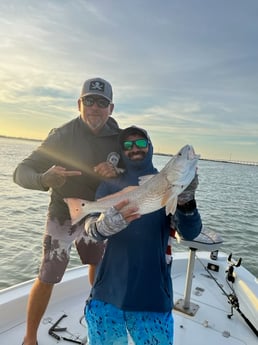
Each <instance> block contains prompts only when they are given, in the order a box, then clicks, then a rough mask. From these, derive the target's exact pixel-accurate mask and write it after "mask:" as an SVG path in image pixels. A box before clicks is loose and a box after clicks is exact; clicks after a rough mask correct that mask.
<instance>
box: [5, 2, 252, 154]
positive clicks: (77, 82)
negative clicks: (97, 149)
mask: <svg viewBox="0 0 258 345" xmlns="http://www.w3.org/2000/svg"><path fill="white" fill-rule="evenodd" d="M257 12H258V2H257V1H256V0H247V1H246V2H245V3H243V2H242V1H241V0H228V1H226V2H225V1H223V0H218V1H216V2H214V1H206V0H196V1H195V2H194V3H193V2H192V1H189V0H183V1H182V0H175V1H173V2H172V1H169V0H164V1H162V2H157V1H153V0H150V1H148V2H147V1H136V0H132V1H130V2H124V1H118V0H109V1H106V0H99V1H96V2H92V1H86V0H76V1H72V2H71V1H70V0H64V1H62V2H60V1H57V0H46V1H44V2H35V1H32V0H25V1H23V2H21V1H20V0H9V1H8V2H1V4H0V13H1V16H0V50H1V52H0V69H1V76H0V78H1V89H0V111H1V114H5V116H8V118H9V119H10V121H13V120H16V121H17V119H18V118H19V116H20V117H23V118H24V121H21V123H20V130H21V131H23V133H25V130H26V126H29V125H30V126H32V123H35V126H36V125H37V117H38V116H41V114H44V117H41V118H40V119H41V124H40V125H41V128H40V129H41V133H42V131H43V130H44V129H45V132H46V133H47V132H48V131H49V129H50V128H49V127H50V126H51V125H53V126H56V125H61V124H62V123H63V122H64V121H65V120H68V119H71V118H73V117H74V116H75V115H76V114H77V113H78V112H77V105H76V102H77V98H78V96H79V93H80V88H81V85H82V83H83V82H84V80H85V79H87V78H90V77H93V76H102V77H104V78H106V79H108V80H110V82H111V83H112V84H113V86H114V99H115V112H114V116H115V117H117V118H118V119H119V121H120V122H121V125H123V126H127V125H130V124H132V123H135V124H139V125H141V126H143V127H147V128H150V130H151V134H152V135H153V136H154V137H155V140H157V142H160V143H161V142H163V144H162V148H163V149H164V150H167V151H168V150H169V149H170V148H169V147H167V148H166V145H165V144H166V143H165V139H164V138H166V139H167V138H168V137H167V136H170V135H173V137H174V138H175V140H176V141H180V142H181V141H183V140H187V138H190V139H192V138H193V139H194V140H196V142H197V143H198V144H199V145H203V147H209V146H210V145H209V142H210V143H211V142H212V143H214V142H216V141H217V143H218V140H219V142H220V143H221V145H222V143H223V145H225V147H226V145H229V142H230V143H232V145H233V143H234V144H235V145H236V143H237V145H242V147H249V148H250V147H251V148H250V150H249V152H251V151H252V155H253V156H254V157H257V133H258V120H257V118H258V100H257V91H258V68H257V67H258V66H257V64H258V63H257V61H258V47H257V44H256V41H257V34H258V24H257V18H256V14H257ZM27 121H30V124H29V125H28V122H27ZM4 123H6V121H5V122H4ZM4 123H2V124H1V123H0V125H1V128H4V127H3V124H4ZM36 131H37V128H36V127H35V133H36ZM0 134H1V133H0ZM218 138H219V139H218ZM216 139H217V140H216ZM204 141H205V142H204ZM205 143H206V144H205ZM246 143H248V144H246ZM252 143H254V144H253V146H252ZM216 145H219V143H218V144H216ZM160 147H161V145H160ZM230 149H231V148H230ZM210 150H211V152H210V154H211V155H212V154H213V153H214V154H216V152H215V151H216V146H214V145H213V146H211V148H210ZM212 150H213V151H214V152H212ZM221 150H222V149H220V152H221ZM240 151H241V150H239V152H240Z"/></svg>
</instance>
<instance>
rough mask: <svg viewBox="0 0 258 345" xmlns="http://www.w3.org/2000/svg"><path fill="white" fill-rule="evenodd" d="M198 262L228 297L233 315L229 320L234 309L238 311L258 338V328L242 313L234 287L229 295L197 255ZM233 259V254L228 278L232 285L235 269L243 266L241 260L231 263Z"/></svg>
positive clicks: (229, 258)
mask: <svg viewBox="0 0 258 345" xmlns="http://www.w3.org/2000/svg"><path fill="white" fill-rule="evenodd" d="M196 257H197V259H198V261H199V262H200V263H201V265H202V266H203V268H204V269H205V271H206V272H207V273H208V274H209V276H210V277H211V278H212V279H213V280H214V281H215V283H216V284H217V286H218V287H219V288H220V290H221V291H222V292H223V294H224V295H225V296H226V297H227V299H228V303H229V304H230V305H231V314H229V315H227V316H228V318H229V319H231V317H232V316H233V309H236V311H237V312H238V313H239V314H240V315H241V317H242V318H243V319H244V320H245V322H246V323H247V325H248V326H249V327H250V328H251V330H252V331H253V332H254V334H255V335H256V336H257V337H258V330H257V328H256V327H255V326H254V325H253V324H252V322H251V321H250V320H249V319H248V318H247V317H246V316H245V314H244V313H243V312H242V311H241V309H240V306H239V301H238V297H237V295H236V293H235V291H234V289H233V287H231V286H230V285H229V283H228V285H229V287H230V288H231V290H232V293H230V294H228V293H227V292H226V291H225V290H224V289H223V287H222V286H221V285H220V284H219V283H218V282H217V279H216V278H215V277H214V276H213V275H212V274H211V272H210V271H209V270H208V268H207V267H206V266H205V265H204V264H203V262H202V261H201V260H200V259H199V258H198V256H197V255H196ZM231 257H232V254H230V255H229V257H228V261H229V262H230V266H229V268H228V277H227V282H228V281H231V282H232V283H234V281H235V277H234V276H233V272H234V267H239V266H240V265H241V260H242V259H241V258H240V259H239V260H238V261H237V263H233V262H232V261H231Z"/></svg>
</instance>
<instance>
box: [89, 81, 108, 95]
mask: <svg viewBox="0 0 258 345" xmlns="http://www.w3.org/2000/svg"><path fill="white" fill-rule="evenodd" d="M89 90H92V91H101V92H104V90H105V83H103V82H102V81H91V82H90V87H89Z"/></svg>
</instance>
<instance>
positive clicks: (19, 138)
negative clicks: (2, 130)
mask: <svg viewBox="0 0 258 345" xmlns="http://www.w3.org/2000/svg"><path fill="white" fill-rule="evenodd" d="M0 138H4V139H17V140H27V141H43V140H42V139H30V138H21V137H10V136H8V135H0Z"/></svg>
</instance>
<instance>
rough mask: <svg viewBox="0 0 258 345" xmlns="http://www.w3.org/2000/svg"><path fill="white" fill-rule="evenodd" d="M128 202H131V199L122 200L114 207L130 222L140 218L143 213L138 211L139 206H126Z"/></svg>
mask: <svg viewBox="0 0 258 345" xmlns="http://www.w3.org/2000/svg"><path fill="white" fill-rule="evenodd" d="M128 204H129V200H128V199H125V200H122V201H120V202H119V203H118V204H116V205H115V206H114V207H115V209H116V210H117V211H119V212H120V213H121V214H122V216H123V218H124V219H125V220H126V222H127V223H130V222H132V221H133V220H135V219H138V218H140V217H141V215H140V214H139V213H137V212H138V211H139V210H138V207H135V206H131V207H127V208H125V206H127V205H128Z"/></svg>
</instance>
